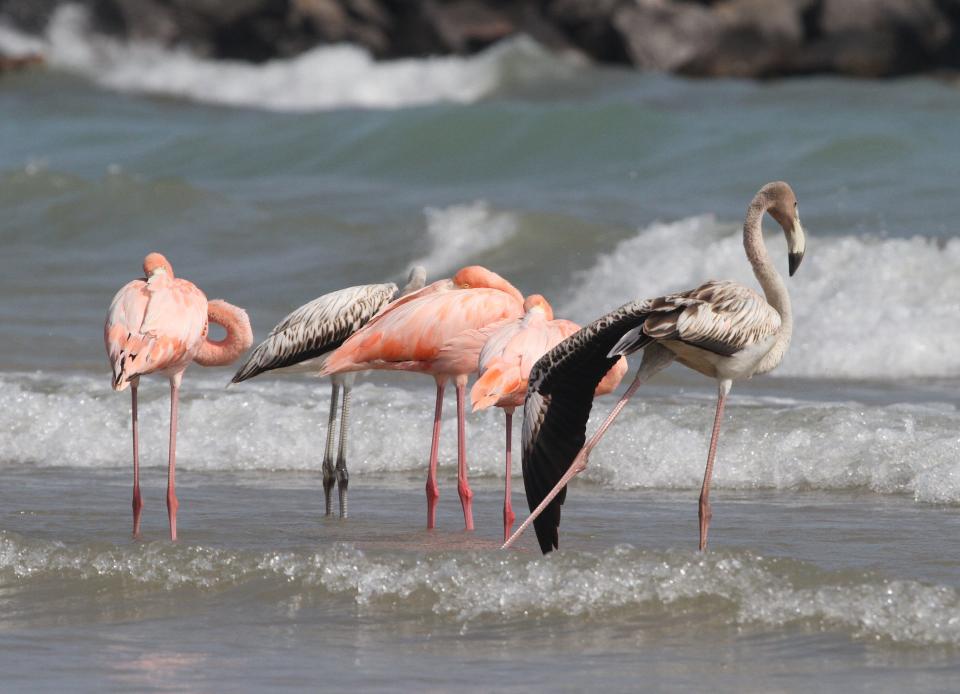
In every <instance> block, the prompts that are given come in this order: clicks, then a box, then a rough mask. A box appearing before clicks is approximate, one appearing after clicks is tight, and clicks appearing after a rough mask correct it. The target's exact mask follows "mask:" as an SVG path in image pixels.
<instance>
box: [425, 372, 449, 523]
mask: <svg viewBox="0 0 960 694" xmlns="http://www.w3.org/2000/svg"><path fill="white" fill-rule="evenodd" d="M436 380H437V403H436V405H435V406H434V410H433V440H432V441H431V442H430V464H429V467H428V468H427V529H428V530H432V529H433V528H435V527H437V499H439V498H440V489H439V487H437V454H438V453H439V448H440V415H441V413H442V412H443V391H444V389H445V388H446V386H447V381H446V379H444V378H439V377H438V378H437V379H436Z"/></svg>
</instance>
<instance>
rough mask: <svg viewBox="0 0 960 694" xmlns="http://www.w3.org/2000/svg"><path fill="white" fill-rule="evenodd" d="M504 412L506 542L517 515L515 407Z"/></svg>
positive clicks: (504, 514)
mask: <svg viewBox="0 0 960 694" xmlns="http://www.w3.org/2000/svg"><path fill="white" fill-rule="evenodd" d="M503 413H504V414H505V415H506V420H507V443H506V461H507V464H506V474H505V480H504V484H503V541H504V542H506V541H507V538H508V537H510V528H512V527H513V521H515V520H516V518H517V517H516V515H514V513H513V504H512V502H511V497H512V495H513V492H512V490H511V489H510V482H511V479H510V475H511V469H510V468H511V449H512V448H513V436H512V434H513V408H512V407H508V408H506V409H505V410H504V411H503Z"/></svg>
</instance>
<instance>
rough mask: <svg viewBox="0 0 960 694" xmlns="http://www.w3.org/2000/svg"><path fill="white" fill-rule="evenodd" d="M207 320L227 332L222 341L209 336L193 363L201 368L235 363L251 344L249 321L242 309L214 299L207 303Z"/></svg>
mask: <svg viewBox="0 0 960 694" xmlns="http://www.w3.org/2000/svg"><path fill="white" fill-rule="evenodd" d="M207 320H208V321H209V322H211V323H216V324H217V325H219V326H221V327H222V328H223V329H224V330H226V331H227V334H226V336H225V337H224V338H223V339H222V340H211V339H210V337H209V335H208V336H207V337H206V338H205V339H204V341H203V343H202V344H201V345H200V349H199V350H198V351H197V354H196V356H195V357H194V361H195V362H197V363H198V364H200V365H201V366H224V365H226V364H230V363H231V362H233V361H235V360H236V359H237V357H239V356H240V355H241V354H243V353H244V352H245V351H247V350H248V349H249V348H250V345H252V344H253V329H252V328H251V327H250V319H249V318H248V317H247V312H246V311H244V310H243V309H242V308H239V307H237V306H234V305H233V304H228V303H227V302H226V301H221V300H220V299H214V300H213V301H210V302H208V303H207Z"/></svg>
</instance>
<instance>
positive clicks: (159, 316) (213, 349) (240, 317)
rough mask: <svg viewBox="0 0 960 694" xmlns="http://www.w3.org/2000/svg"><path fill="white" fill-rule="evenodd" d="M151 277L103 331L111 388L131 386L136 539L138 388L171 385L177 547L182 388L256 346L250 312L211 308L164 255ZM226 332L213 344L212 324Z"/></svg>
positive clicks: (215, 304)
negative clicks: (195, 369)
mask: <svg viewBox="0 0 960 694" xmlns="http://www.w3.org/2000/svg"><path fill="white" fill-rule="evenodd" d="M143 271H144V275H145V277H144V278H143V279H136V280H133V281H131V282H128V283H127V284H126V285H124V286H123V287H122V288H121V289H120V291H119V292H117V294H116V295H115V296H114V298H113V301H112V302H111V303H110V308H109V309H108V311H107V318H106V321H105V322H104V326H103V339H104V346H105V347H106V350H107V357H108V358H109V360H110V367H111V371H112V379H111V386H112V387H113V389H114V390H116V391H122V390H124V389H125V388H126V387H127V386H130V397H131V403H132V410H131V411H132V416H131V423H132V431H133V535H134V537H138V536H139V535H140V517H141V511H142V509H143V501H142V498H141V496H140V466H139V431H138V413H137V388H138V386H139V383H140V377H141V376H146V375H148V374H154V373H158V374H161V375H163V376H166V377H167V379H168V380H169V381H170V449H169V460H168V465H167V515H168V517H169V521H170V539H171V540H176V539H177V507H178V506H179V504H178V502H177V497H176V492H175V464H176V434H177V407H178V400H179V392H180V381H181V379H182V377H183V372H184V371H185V370H186V368H187V367H188V366H189V365H190V363H191V362H193V361H196V362H197V363H198V364H201V365H202V366H219V365H222V364H229V363H230V362H232V361H233V360H235V359H236V358H237V357H238V356H239V355H240V354H241V353H242V352H243V351H244V350H246V349H247V348H248V347H250V344H251V343H252V342H253V331H252V330H251V328H250V320H249V319H248V318H247V314H246V312H245V311H244V310H243V309H241V308H237V307H236V306H232V305H231V304H228V303H227V302H225V301H220V300H214V301H207V297H206V295H204V293H203V292H202V291H200V290H199V289H198V288H197V287H196V285H194V284H193V283H192V282H188V281H187V280H184V279H179V278H177V277H175V276H174V274H173V268H172V267H171V265H170V263H169V262H168V261H167V259H166V258H164V257H163V256H162V255H160V254H159V253H151V254H149V255H148V256H147V257H146V258H145V259H144V261H143ZM210 321H213V322H215V323H218V324H220V325H222V326H223V327H224V328H225V329H226V333H227V334H226V336H225V337H224V338H223V339H222V340H210V339H209V338H208V337H207V333H208V328H209V322H210Z"/></svg>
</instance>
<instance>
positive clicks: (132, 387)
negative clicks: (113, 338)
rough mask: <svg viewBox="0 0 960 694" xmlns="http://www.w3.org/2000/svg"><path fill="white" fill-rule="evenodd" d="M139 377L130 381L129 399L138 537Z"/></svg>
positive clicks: (136, 534) (137, 531)
mask: <svg viewBox="0 0 960 694" xmlns="http://www.w3.org/2000/svg"><path fill="white" fill-rule="evenodd" d="M138 385H140V379H139V378H135V379H133V380H131V381H130V400H131V402H132V407H131V417H130V424H131V427H132V429H133V537H134V538H135V539H136V538H139V537H140V516H141V514H142V513H143V499H141V498H140V427H139V424H138V420H137V386H138Z"/></svg>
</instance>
